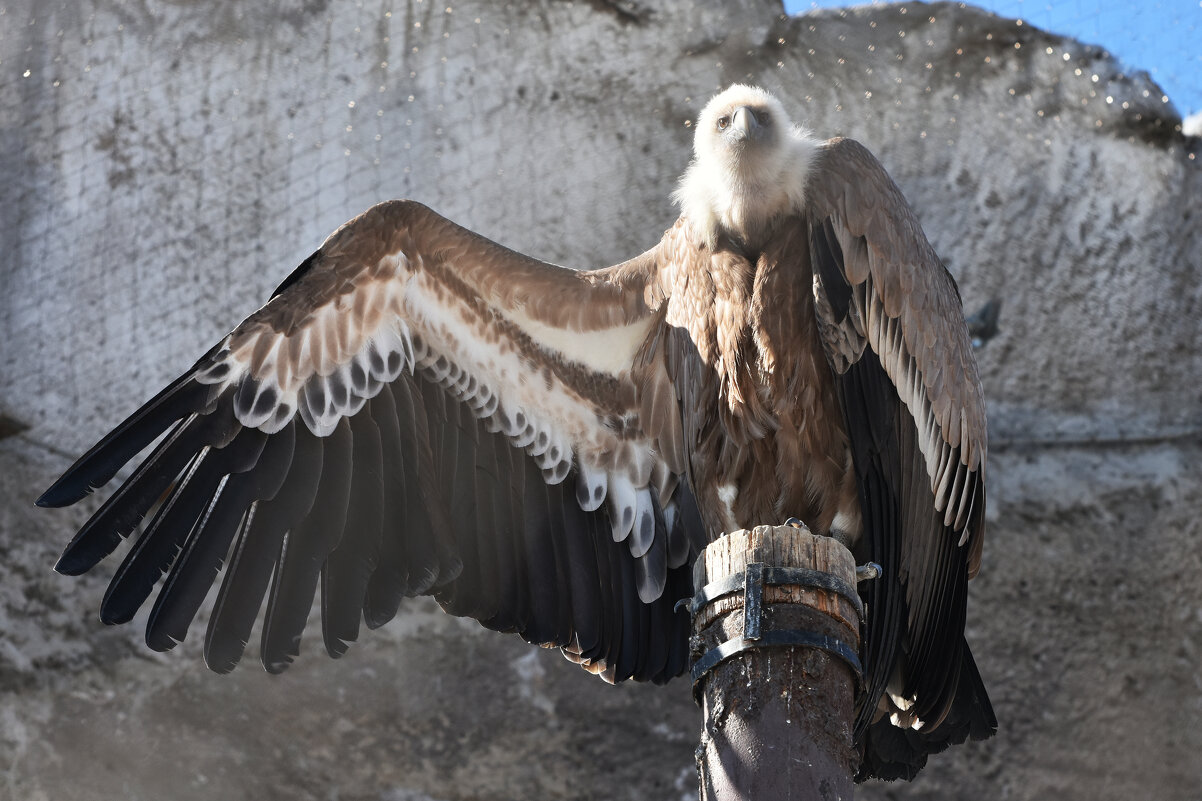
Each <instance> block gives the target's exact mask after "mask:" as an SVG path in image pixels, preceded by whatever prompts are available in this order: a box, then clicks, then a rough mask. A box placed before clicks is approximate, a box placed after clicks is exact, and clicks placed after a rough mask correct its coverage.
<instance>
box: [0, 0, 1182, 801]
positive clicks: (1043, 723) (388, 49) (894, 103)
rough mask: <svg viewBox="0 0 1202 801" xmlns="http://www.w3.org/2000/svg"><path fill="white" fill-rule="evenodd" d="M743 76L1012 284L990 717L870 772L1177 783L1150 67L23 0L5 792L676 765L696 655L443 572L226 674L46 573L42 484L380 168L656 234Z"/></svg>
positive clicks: (774, 5) (862, 14) (635, 9)
mask: <svg viewBox="0 0 1202 801" xmlns="http://www.w3.org/2000/svg"><path fill="white" fill-rule="evenodd" d="M735 80H745V81H753V82H757V83H761V84H764V85H766V86H768V87H769V88H771V89H773V90H775V91H777V92H779V93H780V95H781V96H782V97H783V99H784V100H785V102H786V105H788V106H789V107H790V108H791V109H793V110H794V112H795V114H796V116H797V117H798V118H800V119H803V120H804V121H805V122H806V124H807V125H809V126H810V127H811V128H813V129H814V130H815V131H816V132H818V133H819V134H822V135H834V134H845V135H849V136H854V137H856V138H859V139H861V140H862V141H864V142H865V143H866V144H868V145H869V147H871V148H872V149H873V150H874V151H876V152H877V153H878V155H879V156H880V157H881V158H882V160H883V161H884V162H885V164H886V166H887V167H888V168H889V169H890V171H891V172H892V173H893V174H894V176H895V177H896V178H897V179H898V181H899V183H901V185H902V187H903V189H904V190H905V192H906V193H907V195H908V197H909V198H910V199H911V201H912V202H913V204H914V205H915V207H916V208H917V209H918V210H919V212H920V214H921V216H922V219H923V222H924V225H925V227H926V229H927V232H928V234H929V236H930V237H931V239H932V241H933V242H934V243H935V245H936V247H937V248H938V249H939V251H940V252H941V253H942V254H943V255H944V257H945V258H946V260H947V261H948V263H949V265H950V267H951V269H952V272H953V273H954V274H955V275H956V276H957V278H958V280H959V281H960V284H961V289H962V292H963V294H964V298H965V303H966V305H967V306H968V307H969V308H970V309H971V308H975V307H976V305H978V304H979V303H980V302H983V301H984V300H985V299H986V298H988V297H992V296H995V295H996V296H1000V297H1001V298H1002V299H1003V300H1004V303H1005V307H1004V310H1003V319H1002V332H1001V334H1000V335H999V336H998V337H997V339H995V340H994V341H993V342H991V343H990V344H989V346H988V347H987V348H986V349H985V350H984V351H982V353H981V354H980V358H981V367H982V372H983V375H984V378H985V383H986V393H987V396H988V398H989V402H990V413H991V425H992V435H993V443H994V445H993V450H992V454H991V459H990V471H991V475H990V493H991V497H990V526H991V528H990V532H989V539H988V542H987V545H986V552H985V567H984V569H983V571H982V574H981V577H980V578H979V579H978V580H977V581H975V582H974V583H973V587H972V600H971V604H972V606H971V609H970V624H969V636H970V641H971V642H972V643H973V645H974V650H975V651H976V653H977V654H978V660H979V662H980V664H981V669H982V672H983V673H984V675H985V678H986V681H987V683H988V684H989V686H990V688H991V690H992V694H993V697H994V702H995V706H996V707H997V712H998V717H999V720H1000V723H1001V727H1002V728H1001V731H1000V733H999V735H998V737H997V738H995V739H994V740H992V741H991V742H988V743H985V744H980V745H974V746H970V747H965V748H959V749H955V750H953V751H952V752H950V753H948V754H945V755H942V756H940V757H936V758H935V759H934V760H933V761H932V764H931V765H930V766H929V767H928V768H927V770H926V771H925V772H924V773H923V774H922V776H921V777H920V778H919V780H918V781H916V782H915V783H913V784H911V785H881V786H875V787H866V788H863V790H862V793H861V795H862V796H863V797H866V798H926V797H941V798H946V797H964V798H968V797H974V798H984V797H1003V796H1004V797H1011V798H1022V799H1028V798H1029V799H1036V798H1046V797H1048V796H1050V795H1052V794H1053V793H1054V794H1056V795H1057V796H1058V797H1061V798H1064V799H1078V798H1079V799H1094V798H1128V797H1153V796H1156V797H1162V798H1185V797H1190V796H1192V795H1193V794H1195V793H1196V788H1197V786H1198V783H1199V781H1200V780H1202V768H1200V767H1198V762H1197V759H1196V754H1197V753H1199V751H1200V750H1202V676H1200V673H1199V668H1198V664H1199V661H1200V660H1202V653H1200V651H1202V589H1200V586H1202V585H1200V583H1199V581H1198V579H1197V576H1198V574H1199V571H1200V570H1202V545H1200V544H1199V543H1200V542H1202V537H1200V535H1202V525H1200V524H1199V522H1198V512H1199V510H1200V509H1202V479H1200V478H1199V475H1198V470H1197V467H1196V465H1197V464H1198V463H1199V457H1202V442H1200V436H1199V431H1202V396H1200V394H1199V389H1198V386H1199V377H1200V376H1202V349H1199V347H1198V344H1197V343H1198V342H1199V341H1202V314H1200V311H1202V309H1200V307H1202V290H1200V289H1199V283H1198V277H1197V276H1198V274H1199V270H1200V269H1202V226H1200V225H1199V220H1198V216H1197V215H1198V213H1199V211H1198V206H1199V199H1200V198H1202V168H1200V164H1199V162H1202V155H1200V153H1202V148H1200V146H1199V142H1198V140H1197V139H1188V138H1184V137H1183V136H1182V135H1181V133H1180V130H1179V126H1180V120H1179V118H1177V116H1176V114H1175V112H1174V111H1173V110H1172V107H1171V104H1168V103H1165V102H1162V100H1161V97H1160V93H1159V90H1158V89H1157V88H1156V87H1155V86H1154V85H1152V84H1150V83H1149V82H1147V81H1146V78H1140V77H1139V76H1136V77H1127V76H1124V75H1122V74H1120V73H1119V71H1118V68H1117V67H1116V65H1115V64H1114V63H1113V62H1112V61H1111V60H1109V58H1108V57H1106V56H1105V54H1104V53H1102V52H1101V51H1099V50H1097V49H1095V48H1089V47H1086V46H1084V45H1082V44H1079V43H1076V42H1072V41H1065V40H1061V39H1057V38H1054V37H1049V36H1047V35H1045V34H1043V33H1042V32H1039V31H1037V30H1034V29H1031V28H1030V27H1029V26H1023V25H1018V24H1016V22H1015V21H1013V20H1002V19H998V18H995V17H991V16H988V15H985V14H982V13H980V12H977V11H975V10H973V9H972V8H961V7H960V6H959V5H957V4H938V5H932V6H928V5H924V4H921V3H906V4H902V5H899V6H889V7H867V8H864V9H860V10H853V11H847V12H822V13H817V14H812V15H808V16H803V17H798V18H794V19H788V18H785V17H784V16H783V15H782V14H781V9H780V5H779V3H778V2H777V1H776V0H741V2H728V3H725V4H721V5H720V4H716V3H708V2H696V3H694V2H689V0H664V2H660V3H651V2H637V1H636V2H630V1H629V0H587V1H586V0H577V2H567V1H566V0H545V1H544V2H529V3H519V2H513V3H508V4H502V3H494V2H485V0H464V1H463V2H459V1H458V0H439V2H434V0H423V1H422V2H418V1H417V0H413V2H410V3H403V2H387V0H363V2H358V3H350V2H331V3H326V2H321V0H308V1H307V2H306V1H304V0H281V1H280V2H272V3H249V2H235V1H234V0H215V1H214V2H189V1H188V0H176V1H175V2H162V1H161V0H145V1H144V2H139V3H115V2H112V1H111V0H104V1H102V2H81V3H75V2H71V3H67V2H62V3H53V2H45V1H44V0H41V1H35V0H13V1H12V2H9V3H8V5H7V6H6V7H4V8H3V9H0V176H3V180H0V242H3V245H4V246H3V247H2V248H0V342H3V345H2V346H0V415H3V416H4V417H6V418H8V419H9V420H10V421H16V422H17V423H19V424H21V425H22V426H27V428H26V429H25V430H24V431H23V432H21V433H19V434H16V435H13V436H8V437H7V438H5V439H3V440H0V635H2V636H0V753H3V754H5V755H6V759H5V760H3V761H2V762H0V765H2V768H0V770H3V774H2V776H3V779H0V796H4V795H7V796H8V797H13V798H35V799H36V798H47V799H70V798H95V797H118V796H120V797H129V798H134V799H140V798H161V797H170V798H178V799H191V798H197V799H199V798H242V797H255V798H263V799H269V798H341V799H351V798H386V799H406V800H409V799H413V800H416V799H448V800H449V799H470V798H484V797H489V798H529V797H542V798H588V797H594V796H595V797H610V798H680V797H685V796H689V795H690V794H694V795H695V786H694V780H693V776H692V750H693V747H694V745H695V743H696V735H697V728H698V726H699V723H700V721H699V714H700V713H699V712H697V711H696V710H695V709H694V708H693V706H692V704H691V701H690V699H689V693H688V687H687V685H686V684H684V683H683V682H677V683H675V684H674V685H670V686H668V687H666V688H653V687H644V686H635V685H630V686H623V687H619V688H612V687H608V686H605V685H603V684H602V683H600V682H599V681H597V680H596V679H593V678H592V677H590V676H588V675H586V674H585V673H583V671H580V670H579V669H578V668H574V667H573V666H571V665H569V664H568V663H566V662H565V661H564V660H562V659H561V658H560V657H558V656H557V655H555V654H552V653H546V652H541V651H537V650H532V649H530V648H528V647H527V646H525V645H524V644H523V643H521V642H519V641H516V639H515V638H511V637H504V636H501V635H496V634H492V633H488V632H485V631H483V630H480V629H479V628H478V627H477V626H475V624H474V623H471V622H466V621H459V620H455V619H452V618H449V617H447V616H445V615H442V614H441V613H439V612H438V611H437V610H436V608H435V607H434V606H433V605H432V604H430V603H427V602H417V603H414V604H412V605H410V607H409V609H408V611H406V612H404V613H403V614H402V616H401V617H400V619H398V621H396V622H394V623H393V624H391V625H390V626H388V627H386V628H385V629H384V630H382V631H380V632H376V633H373V634H371V635H368V636H367V637H365V640H364V642H362V643H360V644H359V645H357V646H356V647H354V648H353V649H352V650H351V652H350V654H348V656H347V657H346V658H344V659H343V660H342V661H340V662H331V661H329V660H327V659H326V658H325V657H324V656H321V655H318V653H317V651H318V650H319V649H318V648H317V647H316V646H315V645H311V646H309V647H307V648H306V653H305V656H304V657H303V658H302V659H301V661H300V663H299V664H298V665H297V666H295V667H294V668H293V669H292V670H290V671H289V672H288V674H287V675H286V676H284V677H282V678H271V677H267V676H265V675H263V674H262V673H261V671H259V670H258V669H257V668H256V667H255V666H254V664H253V663H248V665H247V666H246V667H244V668H243V669H241V670H239V671H237V672H235V674H234V675H233V676H229V677H218V676H214V675H211V674H209V673H207V672H206V671H205V669H204V668H203V666H202V665H201V663H200V660H199V656H198V651H199V648H198V646H197V644H196V643H195V642H192V641H191V640H190V641H188V642H186V643H185V644H184V645H183V646H181V647H180V648H179V649H177V651H176V652H174V653H172V654H170V655H168V656H165V657H163V656H158V655H152V654H150V653H148V652H147V651H146V650H145V648H144V647H143V646H142V645H141V643H140V637H139V632H138V630H137V629H136V628H135V627H125V628H121V629H107V630H106V629H103V628H102V627H101V626H100V624H99V623H97V622H96V620H95V609H96V606H97V605H98V603H99V599H100V596H101V594H102V593H103V587H104V581H105V578H106V576H105V575H103V574H101V575H96V576H89V577H86V578H84V579H82V580H68V579H65V578H62V577H59V576H56V575H53V574H51V573H50V572H49V566H50V565H51V564H52V563H53V561H54V558H55V556H56V555H57V553H58V550H59V548H60V547H61V545H62V544H63V543H64V542H65V541H66V539H67V538H68V537H69V536H70V533H71V531H72V529H73V527H74V526H76V525H78V523H80V522H81V521H82V519H83V518H84V516H85V515H86V512H87V511H88V510H86V509H84V510H73V511H67V512H45V511H35V510H33V509H32V508H30V503H31V500H32V498H34V497H36V495H37V493H38V492H39V491H40V489H42V488H43V487H44V486H45V485H47V484H48V483H49V482H50V481H51V480H52V479H53V477H54V476H55V475H56V474H57V473H58V472H59V471H61V470H62V469H63V468H64V467H65V466H66V465H67V464H68V462H69V460H70V459H71V458H73V456H74V455H75V454H76V453H78V452H79V451H80V450H82V449H83V448H86V447H87V446H88V445H89V444H90V443H91V442H92V441H94V440H95V439H96V438H97V437H98V436H100V435H101V434H103V433H104V431H106V430H107V429H108V428H109V427H111V426H112V425H113V424H114V423H115V422H117V421H118V420H119V419H120V418H121V417H123V416H124V415H125V414H126V413H128V412H129V411H131V410H132V409H133V408H135V407H136V406H137V405H138V404H139V403H140V402H141V401H142V400H144V399H145V398H146V397H147V396H149V395H150V394H151V393H152V392H153V391H154V390H155V389H157V388H158V387H159V386H161V385H162V384H163V383H164V382H165V381H167V380H169V379H170V378H172V377H173V376H174V375H175V374H176V373H178V372H179V371H180V370H182V369H183V368H184V367H186V366H187V365H188V364H190V363H191V361H192V360H193V359H194V358H195V357H196V356H197V355H199V354H200V353H201V352H203V351H204V350H205V349H206V348H207V347H208V346H209V344H211V342H212V341H213V340H214V339H215V338H217V337H218V336H220V335H221V334H222V333H224V332H225V331H226V330H228V328H230V327H231V326H232V325H233V324H235V323H236V322H237V321H238V320H239V319H240V318H241V317H242V316H244V315H245V314H246V313H247V312H249V311H250V310H252V309H253V308H254V307H255V306H256V305H257V304H258V303H259V302H261V300H262V299H264V298H265V297H266V295H267V294H268V293H269V292H270V291H271V289H272V288H273V287H274V286H275V284H276V283H278V281H279V280H280V279H282V278H283V276H284V275H286V274H287V272H288V271H289V270H290V269H291V267H292V266H294V265H295V264H296V263H298V262H299V261H300V260H301V259H302V258H304V256H306V255H307V254H308V253H309V252H310V251H312V250H313V249H314V248H315V247H316V246H317V245H318V244H319V243H320V241H321V239H322V238H323V237H324V236H325V235H326V234H327V233H328V232H329V231H331V230H332V229H333V228H334V227H336V226H337V225H338V224H339V223H341V222H342V221H343V220H345V219H347V218H348V217H350V216H352V215H353V214H355V213H358V212H359V211H361V210H363V209H364V208H366V207H367V206H369V205H370V204H372V203H374V202H376V201H378V200H381V199H385V198H389V197H402V196H408V197H413V198H416V199H419V200H422V201H423V202H425V203H427V204H429V205H431V206H433V207H434V208H436V209H438V210H439V211H441V212H443V213H444V214H446V215H448V216H450V217H452V218H453V219H455V220H457V221H459V222H461V223H463V224H465V225H467V226H469V227H471V228H474V229H475V230H478V231H480V232H482V233H484V234H486V235H489V236H492V237H493V238H495V239H498V240H500V241H501V242H503V243H505V244H507V245H509V246H512V247H515V248H517V249H519V250H524V251H527V252H530V253H532V254H535V255H538V256H541V257H544V258H548V259H551V260H555V261H560V262H563V263H567V264H571V265H574V266H593V265H601V264H607V263H611V262H613V261H617V260H619V259H622V258H625V257H628V256H630V255H632V254H634V253H636V252H638V251H639V250H641V249H643V248H644V247H645V246H646V245H647V244H649V243H651V242H653V241H655V240H656V239H657V238H658V236H659V234H660V232H661V231H662V230H663V229H664V228H665V227H667V226H668V225H669V224H670V223H671V221H672V219H673V217H674V209H673V208H672V207H671V205H670V203H669V201H668V200H667V198H668V195H669V193H670V191H671V189H672V187H673V185H674V182H675V179H676V177H677V176H678V175H679V173H680V172H681V171H682V170H683V168H684V166H685V164H686V163H687V160H688V154H689V147H690V140H691V129H690V128H689V127H688V125H687V123H688V121H689V120H690V119H691V118H692V117H693V116H695V114H696V111H697V109H698V108H699V107H700V105H701V104H703V103H704V101H705V100H706V99H707V98H708V97H709V96H710V94H712V93H713V92H714V91H716V90H718V89H720V88H721V87H723V86H724V85H726V84H727V83H729V82H731V81H735ZM1107 98H1110V100H1109V101H1108V100H1107ZM16 427H17V426H16V425H15V424H14V423H11V422H10V423H7V424H5V425H2V426H0V430H9V431H11V430H12V429H14V428H16ZM110 569H111V568H110Z"/></svg>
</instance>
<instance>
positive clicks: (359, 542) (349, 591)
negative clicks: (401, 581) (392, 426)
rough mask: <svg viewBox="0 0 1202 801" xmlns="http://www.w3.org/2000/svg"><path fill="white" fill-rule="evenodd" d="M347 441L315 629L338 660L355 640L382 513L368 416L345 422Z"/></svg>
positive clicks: (376, 435) (379, 463)
mask: <svg viewBox="0 0 1202 801" xmlns="http://www.w3.org/2000/svg"><path fill="white" fill-rule="evenodd" d="M350 425H351V436H352V439H353V445H352V448H351V451H352V465H353V466H352V469H351V487H350V496H349V501H348V503H347V514H346V523H345V524H344V525H343V528H342V536H341V537H340V538H339V540H338V544H337V546H336V547H335V548H334V550H333V551H331V552H330V555H329V557H328V558H327V559H326V562H325V565H323V566H322V569H321V624H322V636H323V637H324V640H325V645H326V652H327V653H328V654H329V655H330V656H332V657H334V658H338V657H340V656H342V655H343V654H344V653H346V649H347V647H348V646H349V644H350V643H352V642H354V641H355V640H357V639H358V638H359V618H360V616H361V614H362V609H363V604H364V600H365V598H366V596H367V583H368V580H369V579H370V578H371V574H372V571H373V570H374V569H375V566H376V560H377V559H378V556H379V551H380V532H381V528H380V525H381V512H382V510H383V508H384V481H383V477H382V474H383V452H382V448H381V445H380V429H379V426H377V425H376V423H375V421H374V420H373V419H372V417H371V415H369V414H363V413H360V414H357V415H355V416H354V417H352V418H350Z"/></svg>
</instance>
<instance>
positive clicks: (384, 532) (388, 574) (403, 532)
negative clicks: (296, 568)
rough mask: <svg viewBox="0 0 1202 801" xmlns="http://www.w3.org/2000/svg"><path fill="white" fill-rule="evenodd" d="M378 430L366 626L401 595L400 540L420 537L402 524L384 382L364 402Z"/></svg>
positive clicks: (396, 434) (375, 623)
mask: <svg viewBox="0 0 1202 801" xmlns="http://www.w3.org/2000/svg"><path fill="white" fill-rule="evenodd" d="M367 413H369V414H371V416H372V419H373V420H375V422H376V426H377V427H378V428H379V430H380V448H381V452H380V453H381V459H382V461H381V468H382V470H383V475H382V476H381V478H382V479H383V493H384V497H383V506H382V507H381V511H380V555H379V559H378V561H377V563H376V569H375V570H374V571H373V572H372V574H371V578H370V579H369V580H368V584H367V598H366V600H365V601H364V604H363V618H364V622H366V623H367V626H368V628H373V629H374V628H378V627H380V626H382V625H384V624H385V623H387V622H388V621H389V620H391V619H392V618H393V617H394V616H395V615H396V613H397V610H398V609H400V606H401V599H402V598H404V597H405V584H406V581H407V580H408V566H407V564H406V562H405V548H404V540H405V538H406V537H415V536H422V532H420V531H409V530H408V529H407V527H406V518H405V515H406V489H405V467H404V462H403V461H402V460H403V456H402V453H401V429H400V424H399V422H398V421H397V411H396V401H395V400H393V395H392V387H391V386H388V385H385V386H384V387H383V388H382V389H381V390H380V394H378V395H376V397H374V398H372V399H371V400H370V401H368V404H367Z"/></svg>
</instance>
